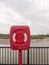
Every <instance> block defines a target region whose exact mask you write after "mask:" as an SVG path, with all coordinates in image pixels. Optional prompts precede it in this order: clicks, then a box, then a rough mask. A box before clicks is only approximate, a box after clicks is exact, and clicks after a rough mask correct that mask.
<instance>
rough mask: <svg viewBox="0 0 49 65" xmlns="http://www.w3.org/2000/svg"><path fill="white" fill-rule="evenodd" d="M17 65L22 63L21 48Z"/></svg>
mask: <svg viewBox="0 0 49 65" xmlns="http://www.w3.org/2000/svg"><path fill="white" fill-rule="evenodd" d="M19 65H22V50H19Z"/></svg>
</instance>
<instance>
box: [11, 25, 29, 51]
mask: <svg viewBox="0 0 49 65" xmlns="http://www.w3.org/2000/svg"><path fill="white" fill-rule="evenodd" d="M14 33H15V34H16V36H15V40H16V41H15V42H14V41H13V34H14ZM24 34H26V36H27V40H26V41H24V39H25V36H24ZM10 46H11V48H12V49H13V50H27V49H29V46H30V29H29V27H28V26H12V27H11V29H10Z"/></svg>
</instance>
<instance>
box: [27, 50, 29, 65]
mask: <svg viewBox="0 0 49 65" xmlns="http://www.w3.org/2000/svg"><path fill="white" fill-rule="evenodd" d="M27 56H28V58H27V64H28V65H29V50H28V53H27Z"/></svg>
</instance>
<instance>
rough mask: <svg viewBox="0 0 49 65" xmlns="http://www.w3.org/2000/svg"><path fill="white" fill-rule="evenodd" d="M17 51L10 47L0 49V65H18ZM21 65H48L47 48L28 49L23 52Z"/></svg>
mask: <svg viewBox="0 0 49 65" xmlns="http://www.w3.org/2000/svg"><path fill="white" fill-rule="evenodd" d="M18 53H19V52H18V51H15V50H14V51H13V50H11V49H10V47H0V64H9V65H10V64H13V65H14V64H19V55H18ZM22 55H23V64H27V65H29V64H32V65H49V47H30V49H29V50H25V51H24V50H23V53H22Z"/></svg>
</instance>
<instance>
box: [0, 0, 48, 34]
mask: <svg viewBox="0 0 49 65" xmlns="http://www.w3.org/2000/svg"><path fill="white" fill-rule="evenodd" d="M12 25H28V26H29V27H30V31H31V34H46V33H49V0H0V33H4V34H5V33H9V30H10V27H11V26H12Z"/></svg>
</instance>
